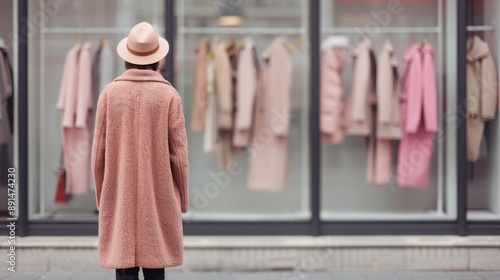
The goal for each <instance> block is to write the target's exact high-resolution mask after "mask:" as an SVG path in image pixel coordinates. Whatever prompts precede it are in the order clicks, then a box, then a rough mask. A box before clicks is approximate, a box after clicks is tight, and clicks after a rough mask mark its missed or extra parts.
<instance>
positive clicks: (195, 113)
mask: <svg viewBox="0 0 500 280" xmlns="http://www.w3.org/2000/svg"><path fill="white" fill-rule="evenodd" d="M206 48H207V46H206V44H205V41H202V42H200V43H199V45H198V48H197V50H196V54H197V55H198V57H197V61H196V73H195V80H194V91H193V105H192V106H193V107H192V109H191V110H192V111H191V131H193V132H195V133H202V132H203V130H204V129H205V117H206V116H205V114H206V108H207V69H206V68H207V67H206V59H207V50H206Z"/></svg>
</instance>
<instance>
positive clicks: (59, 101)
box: [56, 53, 71, 110]
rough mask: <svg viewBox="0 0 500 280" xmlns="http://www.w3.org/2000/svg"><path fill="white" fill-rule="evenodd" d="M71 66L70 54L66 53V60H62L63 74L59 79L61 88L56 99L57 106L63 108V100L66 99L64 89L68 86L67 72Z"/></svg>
mask: <svg viewBox="0 0 500 280" xmlns="http://www.w3.org/2000/svg"><path fill="white" fill-rule="evenodd" d="M70 68H71V62H70V54H69V53H68V54H67V55H66V61H65V62H64V69H63V75H62V79H61V89H60V90H59V98H58V99H57V105H56V106H57V108H58V109H61V110H62V109H64V102H65V101H66V91H67V87H68V80H69V78H70V77H69V74H70V73H69V72H70Z"/></svg>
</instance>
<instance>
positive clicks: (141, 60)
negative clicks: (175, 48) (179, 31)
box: [116, 22, 169, 65]
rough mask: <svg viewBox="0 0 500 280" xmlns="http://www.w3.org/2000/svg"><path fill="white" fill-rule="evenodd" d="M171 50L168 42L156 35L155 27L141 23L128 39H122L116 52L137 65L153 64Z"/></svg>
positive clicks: (133, 29)
mask: <svg viewBox="0 0 500 280" xmlns="http://www.w3.org/2000/svg"><path fill="white" fill-rule="evenodd" d="M168 50H169V44H168V42H167V40H165V39H164V38H162V37H159V36H158V34H156V31H155V30H154V28H153V26H152V25H151V24H149V23H147V22H141V23H139V24H137V25H136V26H134V27H132V29H131V30H130V33H129V34H128V37H126V38H124V39H122V40H121V41H120V43H118V46H117V47H116V51H117V52H118V55H119V56H120V57H121V58H122V59H123V60H125V61H127V62H130V63H133V64H137V65H147V64H153V63H155V62H158V61H160V60H161V59H162V58H164V57H165V56H166V55H167V53H168Z"/></svg>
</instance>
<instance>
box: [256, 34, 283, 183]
mask: <svg viewBox="0 0 500 280" xmlns="http://www.w3.org/2000/svg"><path fill="white" fill-rule="evenodd" d="M285 40H286V38H285V37H282V36H280V37H277V38H275V39H274V41H273V42H272V43H271V45H269V46H268V47H267V49H266V50H265V51H264V52H263V54H262V58H263V59H264V63H265V64H264V66H263V68H262V70H261V73H260V74H259V81H258V86H257V97H256V104H255V119H254V127H253V133H252V153H251V159H250V170H249V175H248V180H249V181H248V185H249V187H250V188H252V189H260V190H266V191H280V190H283V189H285V188H286V187H287V186H288V182H289V179H288V174H289V151H288V145H289V144H288V136H289V131H290V91H291V84H292V70H293V64H292V60H291V58H290V54H289V53H288V51H287V49H286V48H285V46H284V43H285Z"/></svg>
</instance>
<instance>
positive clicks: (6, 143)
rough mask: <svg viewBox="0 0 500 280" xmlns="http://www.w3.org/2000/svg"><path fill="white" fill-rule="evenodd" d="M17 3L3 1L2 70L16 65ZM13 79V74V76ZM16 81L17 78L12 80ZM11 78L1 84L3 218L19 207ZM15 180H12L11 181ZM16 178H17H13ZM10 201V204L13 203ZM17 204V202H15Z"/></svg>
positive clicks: (0, 29) (0, 188)
mask: <svg viewBox="0 0 500 280" xmlns="http://www.w3.org/2000/svg"><path fill="white" fill-rule="evenodd" d="M13 4H14V2H13V1H11V0H8V1H1V2H0V72H1V73H6V74H7V75H8V76H10V77H12V75H13V73H10V71H11V70H14V71H15V69H12V68H13V67H14V65H13V62H14V61H13V52H12V43H11V40H12V38H13V32H14V31H13V25H12V23H13V20H14V19H13ZM12 78H13V77H12ZM12 82H13V80H12ZM12 82H11V81H2V83H5V84H1V85H0V217H1V218H4V217H11V216H13V215H16V213H13V212H12V211H16V210H17V209H16V208H19V207H18V206H17V205H15V202H16V200H15V199H16V195H15V193H16V192H15V191H16V190H17V188H16V187H17V181H19V178H16V175H17V172H16V171H15V169H13V167H14V166H15V165H14V113H13V112H14V111H13V107H14V96H15V94H16V93H15V91H13V90H12V91H11V90H8V88H11V87H12V89H14V85H13V84H12ZM9 179H11V180H9ZM13 180H14V181H13ZM9 203H10V206H9ZM13 203H14V204H13Z"/></svg>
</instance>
